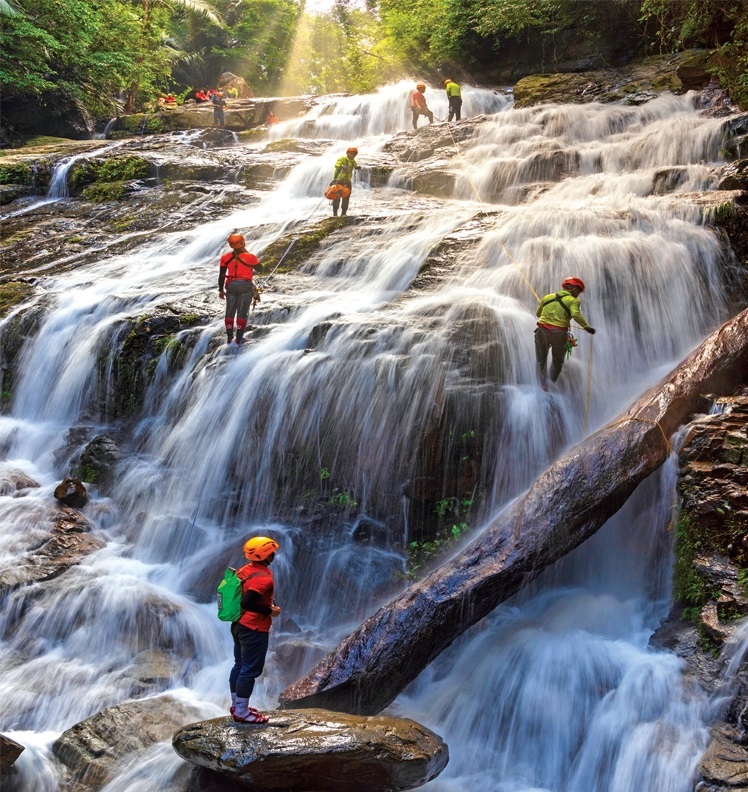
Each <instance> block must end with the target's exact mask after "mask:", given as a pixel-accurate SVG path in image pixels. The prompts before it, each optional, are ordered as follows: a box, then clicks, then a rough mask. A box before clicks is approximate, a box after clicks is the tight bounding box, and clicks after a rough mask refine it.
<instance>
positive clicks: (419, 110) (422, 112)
mask: <svg viewBox="0 0 748 792" xmlns="http://www.w3.org/2000/svg"><path fill="white" fill-rule="evenodd" d="M411 109H412V110H413V129H418V116H422V115H423V116H426V118H428V120H429V124H433V123H434V114H433V113H432V112H431V110H424V109H422V108H420V107H413V108H411Z"/></svg>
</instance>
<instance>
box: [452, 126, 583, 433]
mask: <svg viewBox="0 0 748 792" xmlns="http://www.w3.org/2000/svg"><path fill="white" fill-rule="evenodd" d="M448 132H449V136H450V137H451V138H452V145H453V146H454V147H455V150H456V151H457V156H458V157H462V151H461V150H460V147H459V146H458V145H457V141H456V140H455V137H454V135H453V134H452V127H449V128H448ZM465 176H466V178H467V180H468V182H469V184H470V186H471V187H472V189H473V192H474V193H475V197H476V198H477V199H478V202H479V203H480V204H481V206H485V203H484V201H483V198H481V194H480V192H479V191H478V188H477V186H476V184H475V182H474V181H473V179H472V178H471V176H470V171H469V170H468V169H467V168H465ZM501 247H502V249H503V251H504V253H506V255H507V257H508V258H509V261H511V262H512V264H514V266H515V267H516V269H517V272H519V274H520V276H521V277H522V279H523V280H524V282H525V283H526V284H527V288H528V289H529V290H530V291H531V292H532V293H533V295H534V296H535V299H536V300H537V301H538V302H540V299H541V298H540V295H538V293H537V292H536V291H535V289H533V287H532V284H531V283H530V281H529V280H528V279H527V276H526V275H525V273H524V272H522V269H521V267H520V266H519V264H517V262H516V261H515V259H514V256H512V254H511V253H510V252H509V250H508V249H507V246H506V245H505V244H504V243H503V242H501ZM579 326H580V327H581V325H579ZM591 399H592V339H591V338H590V354H589V359H588V363H587V400H586V401H587V403H586V405H585V408H584V428H583V430H582V431H583V433H584V434H586V433H587V418H588V416H589V413H590V401H591Z"/></svg>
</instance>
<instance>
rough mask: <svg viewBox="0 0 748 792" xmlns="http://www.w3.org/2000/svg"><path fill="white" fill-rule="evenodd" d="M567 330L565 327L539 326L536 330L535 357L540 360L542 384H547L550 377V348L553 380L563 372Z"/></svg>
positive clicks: (539, 367) (539, 369) (539, 370)
mask: <svg viewBox="0 0 748 792" xmlns="http://www.w3.org/2000/svg"><path fill="white" fill-rule="evenodd" d="M567 332H568V331H567V330H566V328H565V327H559V328H558V330H548V329H547V328H546V327H538V328H536V330H535V357H536V359H537V361H538V372H539V374H540V384H541V385H545V383H546V381H547V379H548V372H547V369H548V350H549V349H550V350H551V381H552V382H555V381H556V380H557V379H558V377H559V375H560V374H561V369H562V368H563V365H564V359H565V358H566V335H567Z"/></svg>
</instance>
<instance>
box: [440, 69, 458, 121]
mask: <svg viewBox="0 0 748 792" xmlns="http://www.w3.org/2000/svg"><path fill="white" fill-rule="evenodd" d="M444 90H445V91H446V92H447V101H448V102H449V116H448V117H447V121H451V120H452V118H454V119H455V121H459V120H460V116H461V114H462V93H461V91H460V86H459V85H457V83H456V82H455V81H454V80H453V79H451V78H450V77H447V79H446V80H445V81H444Z"/></svg>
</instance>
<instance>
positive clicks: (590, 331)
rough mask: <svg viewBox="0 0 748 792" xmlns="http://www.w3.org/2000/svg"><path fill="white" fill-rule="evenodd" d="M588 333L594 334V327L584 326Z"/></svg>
mask: <svg viewBox="0 0 748 792" xmlns="http://www.w3.org/2000/svg"><path fill="white" fill-rule="evenodd" d="M584 329H585V330H586V331H587V332H588V333H589V334H590V335H595V328H594V327H585V328H584Z"/></svg>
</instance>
